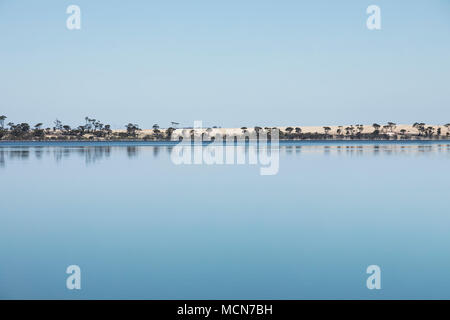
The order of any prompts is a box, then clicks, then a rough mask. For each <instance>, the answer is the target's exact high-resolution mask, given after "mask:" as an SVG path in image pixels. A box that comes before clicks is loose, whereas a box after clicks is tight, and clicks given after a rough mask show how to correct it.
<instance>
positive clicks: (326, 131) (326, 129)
mask: <svg viewBox="0 0 450 320" xmlns="http://www.w3.org/2000/svg"><path fill="white" fill-rule="evenodd" d="M323 130H324V131H325V135H328V133H329V132H330V131H331V128H330V127H323Z"/></svg>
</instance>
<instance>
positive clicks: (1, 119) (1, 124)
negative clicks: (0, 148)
mask: <svg viewBox="0 0 450 320" xmlns="http://www.w3.org/2000/svg"><path fill="white" fill-rule="evenodd" d="M6 118H7V117H6V116H0V127H1V128H2V129H4V125H5V120H6Z"/></svg>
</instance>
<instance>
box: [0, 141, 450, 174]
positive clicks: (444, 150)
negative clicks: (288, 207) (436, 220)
mask: <svg viewBox="0 0 450 320" xmlns="http://www.w3.org/2000/svg"><path fill="white" fill-rule="evenodd" d="M183 148H185V149H186V150H185V152H188V153H189V152H191V153H192V154H194V149H197V148H203V150H204V151H207V152H209V153H217V152H218V151H219V150H218V149H222V151H223V148H234V152H235V153H236V155H237V157H239V156H243V157H248V154H249V153H252V152H255V151H256V153H258V154H259V153H260V151H261V148H267V146H264V147H260V146H257V145H254V144H250V145H235V146H230V145H228V146H220V145H203V146H198V145H197V146H195V147H192V146H190V145H186V146H184V147H183ZM278 149H279V151H280V155H281V156H283V155H286V156H288V157H295V156H300V155H308V154H319V155H320V154H321V155H325V156H330V155H337V156H367V155H372V156H378V155H402V156H405V155H410V156H420V155H428V154H436V153H438V154H448V155H450V143H442V142H421V143H417V144H414V143H363V144H356V143H351V144H350V143H340V144H339V143H331V144H325V143H286V144H284V143H280V145H279V147H278ZM173 150H174V145H173V144H168V145H164V144H158V145H148V144H139V143H136V144H133V145H96V146H70V145H50V144H49V145H36V146H34V145H29V146H20V145H0V168H4V167H5V166H6V164H7V163H8V162H13V161H18V160H21V161H27V160H29V159H30V158H34V159H37V160H44V159H47V158H53V159H54V161H56V162H61V161H64V159H68V158H73V157H74V156H75V155H77V156H79V157H80V158H82V159H84V162H85V163H86V165H91V164H93V163H96V162H98V161H101V160H104V159H108V158H110V157H111V155H112V154H113V153H114V154H115V155H126V156H127V157H128V158H130V159H131V158H136V157H139V156H148V155H151V157H153V158H158V157H161V156H165V157H167V159H168V161H170V155H171V153H172V152H173ZM149 151H150V152H149ZM225 153H226V151H225Z"/></svg>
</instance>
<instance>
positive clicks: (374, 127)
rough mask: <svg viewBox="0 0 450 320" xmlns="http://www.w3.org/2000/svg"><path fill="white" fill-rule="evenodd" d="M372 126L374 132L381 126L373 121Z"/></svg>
mask: <svg viewBox="0 0 450 320" xmlns="http://www.w3.org/2000/svg"><path fill="white" fill-rule="evenodd" d="M372 127H373V129H374V133H375V131H376V132H380V128H381V126H380V125H379V124H378V123H374V124H373V125H372Z"/></svg>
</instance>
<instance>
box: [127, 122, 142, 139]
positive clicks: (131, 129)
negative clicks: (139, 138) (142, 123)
mask: <svg viewBox="0 0 450 320" xmlns="http://www.w3.org/2000/svg"><path fill="white" fill-rule="evenodd" d="M125 128H126V129H127V134H128V135H129V136H132V137H135V136H136V135H137V134H136V133H137V131H140V130H141V129H139V126H138V125H137V124H132V123H129V124H127V125H126V126H125Z"/></svg>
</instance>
